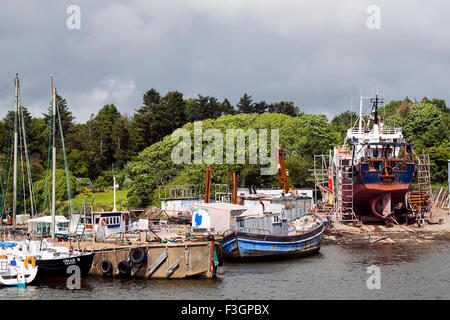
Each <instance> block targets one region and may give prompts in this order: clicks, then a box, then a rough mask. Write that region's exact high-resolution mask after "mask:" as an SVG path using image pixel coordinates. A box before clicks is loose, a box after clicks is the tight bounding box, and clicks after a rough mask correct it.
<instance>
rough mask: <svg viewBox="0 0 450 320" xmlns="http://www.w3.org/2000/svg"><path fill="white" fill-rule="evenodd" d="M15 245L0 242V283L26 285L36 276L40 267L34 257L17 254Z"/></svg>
mask: <svg viewBox="0 0 450 320" xmlns="http://www.w3.org/2000/svg"><path fill="white" fill-rule="evenodd" d="M15 246H16V244H14V243H9V242H0V285H4V286H18V287H25V286H26V284H29V283H31V282H33V280H34V279H35V278H36V275H37V270H38V267H37V266H36V261H35V259H34V258H32V257H23V256H22V255H17V254H16V252H15V250H14V249H13V248H14V247H15Z"/></svg>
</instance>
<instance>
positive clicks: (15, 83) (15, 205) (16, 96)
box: [12, 74, 19, 237]
mask: <svg viewBox="0 0 450 320" xmlns="http://www.w3.org/2000/svg"><path fill="white" fill-rule="evenodd" d="M14 87H15V99H16V111H15V114H14V173H13V174H14V178H13V179H14V180H13V217H12V223H13V226H12V227H13V232H14V231H16V214H17V140H18V138H19V127H18V121H17V120H18V119H17V117H18V115H19V75H18V74H16V78H15V80H14ZM14 237H15V235H14Z"/></svg>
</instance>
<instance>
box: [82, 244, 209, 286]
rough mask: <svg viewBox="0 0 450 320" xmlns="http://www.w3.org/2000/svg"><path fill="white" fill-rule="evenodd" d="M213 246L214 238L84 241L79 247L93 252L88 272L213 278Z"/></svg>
mask: <svg viewBox="0 0 450 320" xmlns="http://www.w3.org/2000/svg"><path fill="white" fill-rule="evenodd" d="M214 246H215V242H214V241H198V242H195V241H185V242H182V243H145V244H132V245H126V246H118V245H113V244H106V243H86V242H85V243H81V244H80V248H81V249H82V250H85V251H92V252H94V253H95V256H94V260H93V262H92V267H91V270H90V272H89V274H90V275H93V276H106V277H120V278H175V279H182V278H191V277H195V278H214V277H215V275H216V263H215V262H214V248H215V247H214ZM137 251H140V252H137ZM141 260H142V261H141ZM104 261H109V263H110V270H108V272H105V270H107V265H108V264H109V263H104ZM102 263H103V265H102Z"/></svg>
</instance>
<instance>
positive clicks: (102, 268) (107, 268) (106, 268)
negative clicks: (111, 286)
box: [100, 259, 113, 275]
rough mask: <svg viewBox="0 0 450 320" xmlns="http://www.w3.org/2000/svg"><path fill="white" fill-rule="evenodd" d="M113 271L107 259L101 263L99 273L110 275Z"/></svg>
mask: <svg viewBox="0 0 450 320" xmlns="http://www.w3.org/2000/svg"><path fill="white" fill-rule="evenodd" d="M112 269H113V266H112V263H111V261H109V260H108V259H106V260H103V261H102V263H101V264H100V271H101V272H102V273H103V274H104V275H105V274H108V273H111V272H112Z"/></svg>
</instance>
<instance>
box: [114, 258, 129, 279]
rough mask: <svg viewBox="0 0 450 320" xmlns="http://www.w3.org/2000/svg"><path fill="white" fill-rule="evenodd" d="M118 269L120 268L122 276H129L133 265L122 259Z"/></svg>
mask: <svg viewBox="0 0 450 320" xmlns="http://www.w3.org/2000/svg"><path fill="white" fill-rule="evenodd" d="M117 269H118V270H119V273H120V274H121V275H122V276H128V275H130V272H131V267H130V264H129V263H128V261H125V260H123V261H120V262H119V264H118V265H117Z"/></svg>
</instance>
